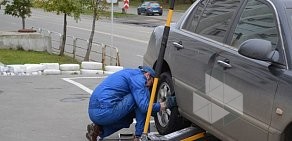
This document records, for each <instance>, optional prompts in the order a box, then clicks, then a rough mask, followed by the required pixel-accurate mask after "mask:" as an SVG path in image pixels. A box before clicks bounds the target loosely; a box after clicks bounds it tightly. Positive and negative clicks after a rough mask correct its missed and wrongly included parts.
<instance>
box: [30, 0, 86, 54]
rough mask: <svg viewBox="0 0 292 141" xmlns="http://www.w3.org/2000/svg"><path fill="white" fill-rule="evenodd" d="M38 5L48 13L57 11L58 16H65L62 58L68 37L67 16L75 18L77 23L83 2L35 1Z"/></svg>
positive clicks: (61, 49) (79, 0) (74, 0)
mask: <svg viewBox="0 0 292 141" xmlns="http://www.w3.org/2000/svg"><path fill="white" fill-rule="evenodd" d="M35 3H36V5H38V6H40V7H43V8H44V9H45V10H46V11H48V12H52V11H55V12H56V13H57V15H59V14H64V18H63V19H64V25H63V36H62V43H61V44H60V54H59V55H60V56H63V55H64V51H65V44H66V36H67V16H73V17H74V19H75V20H76V21H77V20H78V19H79V18H80V14H81V13H82V0H35Z"/></svg>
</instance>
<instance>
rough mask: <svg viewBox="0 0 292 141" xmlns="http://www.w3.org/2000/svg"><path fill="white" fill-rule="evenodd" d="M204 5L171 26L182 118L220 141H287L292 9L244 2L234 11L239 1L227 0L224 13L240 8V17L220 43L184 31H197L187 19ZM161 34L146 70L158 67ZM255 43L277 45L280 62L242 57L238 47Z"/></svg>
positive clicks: (259, 0) (263, 0)
mask: <svg viewBox="0 0 292 141" xmlns="http://www.w3.org/2000/svg"><path fill="white" fill-rule="evenodd" d="M200 2H201V0H198V1H196V2H195V3H194V4H193V5H192V6H191V7H190V9H189V10H188V11H187V12H186V13H185V14H184V16H183V17H182V19H181V20H179V21H178V23H177V24H176V25H175V26H173V27H171V30H170V33H169V38H168V42H167V48H166V53H165V58H164V59H165V60H164V62H165V63H166V64H167V65H168V67H169V69H170V70H168V71H169V72H171V75H172V79H173V83H174V89H175V93H176V97H177V103H178V106H179V111H180V113H181V115H182V116H183V117H185V118H187V119H188V120H190V121H192V122H193V123H195V124H196V125H198V126H200V127H201V128H203V129H205V130H207V131H209V132H210V133H212V134H214V135H215V136H216V137H218V138H219V139H221V140H242V141H246V140H270V141H274V140H275V141H276V140H280V138H283V136H284V135H283V132H284V130H285V129H287V127H288V126H289V125H290V123H291V121H292V102H291V101H292V95H291V94H290V93H291V91H292V90H291V88H292V87H291V86H292V81H291V77H292V71H291V57H292V56H291V55H292V54H291V53H292V52H291V51H292V35H291V33H292V32H291V31H292V18H291V17H292V16H291V13H292V11H291V9H287V8H289V7H290V8H291V7H292V5H291V4H292V3H291V2H290V1H287V0H241V3H240V4H239V3H236V4H235V3H234V2H235V1H233V0H231V1H228V0H221V1H220V2H222V4H220V5H221V6H230V4H232V3H233V4H234V5H238V6H240V7H239V9H237V10H238V12H236V13H234V14H233V15H230V14H228V15H229V16H230V17H232V19H231V22H230V23H231V25H226V26H225V27H224V28H225V29H227V31H226V33H225V32H223V33H220V32H221V30H220V31H218V32H216V33H219V34H220V35H222V36H221V37H222V39H220V38H214V37H212V36H206V34H205V33H207V32H204V35H203V33H199V34H197V33H193V32H196V29H194V31H188V30H185V29H186V28H187V27H188V26H194V25H196V26H197V24H198V23H196V22H192V21H191V20H188V17H189V16H190V15H192V16H194V14H193V13H192V10H193V9H195V8H197V7H198V5H200V4H201V3H200ZM223 2H226V4H223ZM227 3H228V4H227ZM202 5H203V6H201V7H204V6H206V5H204V4H202ZM214 10H215V11H216V12H217V13H220V12H221V13H222V11H224V10H220V9H218V8H215V9H214ZM225 11H230V9H229V10H225ZM257 11H258V12H257ZM198 13H199V12H198ZM242 13H243V14H242ZM215 15H216V14H215ZM225 15H226V14H225ZM246 15H247V16H246ZM223 17H224V16H223ZM224 18H226V17H224ZM213 19H214V20H215V21H216V18H213ZM219 19H220V18H219ZM196 20H202V19H201V17H198V18H197V19H196ZM219 21H220V20H219ZM213 22H214V21H213ZM215 23H216V22H214V24H209V23H208V22H206V23H205V25H207V24H209V25H208V27H210V28H209V29H211V28H218V29H219V28H221V27H223V26H217V27H216V26H213V25H219V24H220V23H217V24H215ZM185 24H189V25H187V26H185ZM205 31H207V30H205ZM162 33H163V27H157V28H155V29H154V32H153V33H152V35H151V38H150V41H149V45H148V49H147V51H146V54H145V56H144V64H145V65H150V66H153V67H154V65H155V63H156V59H157V56H158V52H159V48H160V45H161V37H162ZM209 33H211V32H209ZM239 33H242V35H240V36H238V35H239ZM248 39H265V40H268V41H271V43H272V45H273V48H274V49H276V50H277V51H278V52H279V58H278V60H275V62H265V61H260V60H255V59H251V58H248V57H245V56H243V55H240V54H239V53H238V48H239V47H240V45H241V43H242V42H244V41H246V40H248ZM237 41H238V43H235V42H237ZM281 111H282V112H283V114H282V115H281V114H279V112H280V113H281ZM289 133H290V132H289ZM291 134H292V132H291Z"/></svg>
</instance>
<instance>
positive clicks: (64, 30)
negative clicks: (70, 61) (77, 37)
mask: <svg viewBox="0 0 292 141" xmlns="http://www.w3.org/2000/svg"><path fill="white" fill-rule="evenodd" d="M66 36H67V14H66V13H65V14H64V27H63V37H62V43H61V45H60V54H59V56H63V55H64V51H65V44H66Z"/></svg>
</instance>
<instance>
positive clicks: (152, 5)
mask: <svg viewBox="0 0 292 141" xmlns="http://www.w3.org/2000/svg"><path fill="white" fill-rule="evenodd" d="M150 6H151V7H160V5H159V4H158V3H150Z"/></svg>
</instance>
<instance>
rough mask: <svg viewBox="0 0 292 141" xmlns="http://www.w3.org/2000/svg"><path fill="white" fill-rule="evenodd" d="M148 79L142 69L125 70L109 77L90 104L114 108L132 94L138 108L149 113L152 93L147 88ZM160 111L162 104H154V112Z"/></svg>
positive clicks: (92, 97)
mask: <svg viewBox="0 0 292 141" xmlns="http://www.w3.org/2000/svg"><path fill="white" fill-rule="evenodd" d="M146 82H147V80H146V77H145V76H144V73H143V72H142V71H141V70H140V69H123V70H121V71H119V72H116V73H114V74H112V75H110V76H108V77H107V78H106V79H105V80H104V81H103V82H102V83H101V84H100V85H99V86H97V87H96V89H95V90H94V92H93V93H92V96H91V98H90V103H99V105H100V106H102V107H103V108H107V107H108V108H110V107H113V106H114V105H115V104H117V102H119V101H121V100H122V99H123V97H124V96H125V95H128V94H131V95H132V96H133V98H134V100H135V104H136V108H139V110H140V111H142V112H145V113H147V110H148V105H149V100H150V92H149V88H148V87H146ZM159 110H160V104H159V103H154V104H153V110H152V111H153V112H158V111H159Z"/></svg>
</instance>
